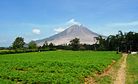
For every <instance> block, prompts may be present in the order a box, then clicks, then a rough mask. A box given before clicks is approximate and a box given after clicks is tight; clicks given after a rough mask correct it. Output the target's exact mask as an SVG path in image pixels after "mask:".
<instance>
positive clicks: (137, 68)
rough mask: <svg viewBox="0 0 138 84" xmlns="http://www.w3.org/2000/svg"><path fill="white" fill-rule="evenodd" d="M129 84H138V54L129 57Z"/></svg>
mask: <svg viewBox="0 0 138 84" xmlns="http://www.w3.org/2000/svg"><path fill="white" fill-rule="evenodd" d="M126 79H127V81H126V83H127V84H138V55H129V56H128V58H127V78H126Z"/></svg>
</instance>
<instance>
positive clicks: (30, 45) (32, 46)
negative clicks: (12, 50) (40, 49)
mask: <svg viewBox="0 0 138 84" xmlns="http://www.w3.org/2000/svg"><path fill="white" fill-rule="evenodd" d="M28 47H29V49H36V48H37V44H36V43H35V41H31V42H29V44H28Z"/></svg>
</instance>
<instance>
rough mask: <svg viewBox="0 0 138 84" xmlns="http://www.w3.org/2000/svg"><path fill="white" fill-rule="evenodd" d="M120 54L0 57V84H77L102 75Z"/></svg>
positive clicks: (76, 53)
mask: <svg viewBox="0 0 138 84" xmlns="http://www.w3.org/2000/svg"><path fill="white" fill-rule="evenodd" d="M120 57H121V56H120V54H116V52H110V51H96V52H94V51H48V52H33V53H21V54H7V55H0V84H8V83H9V84H14V83H19V84H20V83H21V84H26V83H28V84H30V83H33V84H43V83H45V84H47V83H48V84H67V83H69V84H80V83H84V79H85V78H86V77H88V76H89V75H93V74H96V73H102V72H103V71H104V69H106V68H107V66H108V65H110V64H111V63H112V61H113V60H115V61H117V60H118V59H120Z"/></svg>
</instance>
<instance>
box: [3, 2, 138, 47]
mask: <svg viewBox="0 0 138 84" xmlns="http://www.w3.org/2000/svg"><path fill="white" fill-rule="evenodd" d="M137 4H138V0H0V47H8V46H11V45H12V42H13V41H14V39H15V38H16V37H18V36H20V37H23V38H24V40H25V42H27V43H28V42H29V41H31V40H38V39H43V38H47V37H49V36H51V35H54V34H57V33H59V32H61V31H63V30H65V29H66V28H68V27H69V26H70V25H73V24H83V25H84V26H86V27H87V28H89V29H90V30H92V31H94V32H96V33H99V34H102V35H106V36H108V35H114V34H116V33H117V32H118V31H119V30H121V31H123V32H129V31H133V32H138V5H137Z"/></svg>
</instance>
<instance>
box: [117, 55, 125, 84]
mask: <svg viewBox="0 0 138 84" xmlns="http://www.w3.org/2000/svg"><path fill="white" fill-rule="evenodd" d="M122 58H123V60H122V62H121V63H120V64H121V65H120V68H119V70H118V72H117V77H116V80H115V81H114V84H125V76H126V72H125V69H126V58H127V54H123V57H122Z"/></svg>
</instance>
